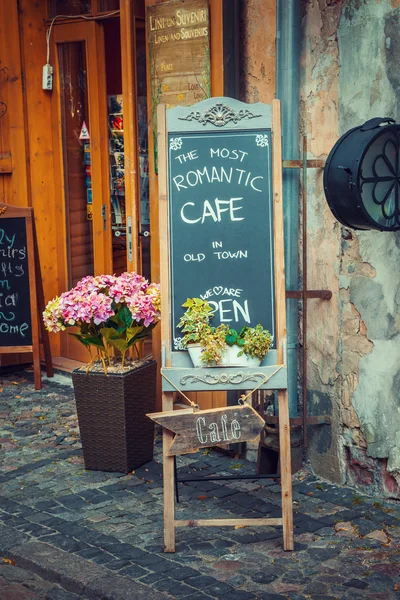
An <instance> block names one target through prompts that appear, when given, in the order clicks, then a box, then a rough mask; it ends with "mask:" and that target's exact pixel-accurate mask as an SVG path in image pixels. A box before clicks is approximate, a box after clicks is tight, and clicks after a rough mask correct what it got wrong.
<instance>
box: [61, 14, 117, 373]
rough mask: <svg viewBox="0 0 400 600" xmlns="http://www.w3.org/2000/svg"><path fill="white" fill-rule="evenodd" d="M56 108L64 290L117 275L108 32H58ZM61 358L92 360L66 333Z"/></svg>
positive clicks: (87, 28) (76, 27) (95, 28)
mask: <svg viewBox="0 0 400 600" xmlns="http://www.w3.org/2000/svg"><path fill="white" fill-rule="evenodd" d="M53 39H54V51H55V65H56V68H55V78H54V92H53V107H54V110H55V114H56V115H57V127H55V128H54V132H55V135H56V137H57V144H55V146H56V148H57V149H58V150H57V152H58V154H59V157H58V158H59V160H58V161H57V163H58V165H59V169H60V171H59V177H58V178H57V179H58V180H59V183H60V195H61V199H60V202H59V223H58V226H59V231H60V236H59V237H60V247H59V253H58V254H59V255H60V256H61V257H62V263H63V264H62V268H61V269H60V271H61V273H62V277H61V281H60V291H64V290H67V289H69V288H70V287H72V286H74V285H76V283H77V282H78V281H79V279H81V278H82V277H85V276H87V275H98V274H102V273H110V272H112V268H113V265H112V242H111V239H112V238H111V210H110V193H109V186H110V177H109V162H108V161H109V156H108V115H107V90H106V69H105V55H104V31H103V27H102V26H101V25H99V24H97V23H95V22H80V23H73V24H66V25H64V24H63V25H57V26H55V27H54V38H53ZM61 355H62V356H64V357H66V358H70V359H75V360H82V361H87V350H86V349H85V348H84V347H83V346H81V345H80V344H79V342H77V341H76V340H74V339H73V338H72V337H71V336H70V335H67V334H63V335H62V340H61Z"/></svg>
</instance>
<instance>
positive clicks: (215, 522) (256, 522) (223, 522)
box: [175, 518, 282, 527]
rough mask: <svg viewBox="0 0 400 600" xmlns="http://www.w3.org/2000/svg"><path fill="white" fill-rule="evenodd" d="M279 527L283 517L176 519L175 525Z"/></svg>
mask: <svg viewBox="0 0 400 600" xmlns="http://www.w3.org/2000/svg"><path fill="white" fill-rule="evenodd" d="M265 525H266V526H268V527H279V526H280V525H282V519H279V518H276V519H272V518H270V519H268V518H267V519H263V518H260V519H195V520H191V519H188V520H176V521H175V527H236V526H239V527H263V526H265Z"/></svg>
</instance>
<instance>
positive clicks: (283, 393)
mask: <svg viewBox="0 0 400 600" xmlns="http://www.w3.org/2000/svg"><path fill="white" fill-rule="evenodd" d="M278 405H279V448H280V464H281V486H282V519H283V549H284V550H293V549H294V540H293V499H292V470H291V458H290V422H289V400H288V392H287V390H280V391H279V392H278Z"/></svg>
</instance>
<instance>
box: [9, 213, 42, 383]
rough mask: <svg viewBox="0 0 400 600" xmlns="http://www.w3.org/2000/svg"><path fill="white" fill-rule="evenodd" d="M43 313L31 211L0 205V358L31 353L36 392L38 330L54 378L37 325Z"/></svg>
mask: <svg viewBox="0 0 400 600" xmlns="http://www.w3.org/2000/svg"><path fill="white" fill-rule="evenodd" d="M43 310H44V295H43V287H42V279H41V276H40V268H39V257H38V252H37V245H36V238H35V228H34V221H33V209H32V208H28V207H17V206H10V205H8V204H0V355H1V354H12V353H20V352H24V353H25V352H32V354H33V370H34V381H35V388H36V389H40V388H41V386H42V382H41V375H40V349H39V326H40V327H41V330H42V331H41V333H42V343H43V353H44V359H45V362H46V372H47V376H48V377H52V376H53V366H52V364H51V353H50V342H49V337H48V334H47V331H46V330H45V329H44V326H43V322H42V320H41V319H40V324H39V317H41V314H42V311H43ZM0 364H1V362H0Z"/></svg>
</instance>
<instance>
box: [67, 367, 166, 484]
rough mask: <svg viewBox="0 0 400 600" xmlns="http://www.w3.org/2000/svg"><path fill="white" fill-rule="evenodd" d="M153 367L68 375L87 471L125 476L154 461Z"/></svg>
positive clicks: (154, 389) (154, 370) (154, 371)
mask: <svg viewBox="0 0 400 600" xmlns="http://www.w3.org/2000/svg"><path fill="white" fill-rule="evenodd" d="M156 373H157V363H156V361H154V360H153V361H149V362H148V363H145V364H144V365H141V366H140V367H137V368H133V369H131V370H130V371H128V372H127V373H124V374H109V375H105V374H104V373H98V372H89V373H88V374H86V373H84V372H81V371H79V370H75V371H74V372H73V373H72V381H73V384H74V392H75V401H76V408H77V412H78V421H79V429H80V434H81V442H82V448H83V457H84V460H85V468H86V469H89V470H92V471H112V472H121V473H129V472H130V471H132V470H133V469H136V468H137V467H140V466H141V465H143V464H144V463H146V462H149V461H150V460H152V458H153V447H154V422H153V421H151V419H149V418H148V417H146V413H150V412H153V411H154V409H155V399H156Z"/></svg>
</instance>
